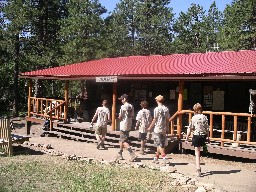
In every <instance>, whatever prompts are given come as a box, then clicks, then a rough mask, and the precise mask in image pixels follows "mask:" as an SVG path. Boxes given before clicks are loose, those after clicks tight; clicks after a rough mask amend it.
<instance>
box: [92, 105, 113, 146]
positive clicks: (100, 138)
mask: <svg viewBox="0 0 256 192" xmlns="http://www.w3.org/2000/svg"><path fill="white" fill-rule="evenodd" d="M107 103H108V102H107V100H103V101H102V107H98V108H97V110H96V112H95V114H94V116H93V118H92V122H91V126H92V125H93V122H94V121H95V120H96V118H97V123H96V128H95V136H96V139H97V149H100V147H102V148H103V149H105V146H104V141H105V137H106V134H107V124H108V122H109V121H110V112H109V109H108V108H107Z"/></svg>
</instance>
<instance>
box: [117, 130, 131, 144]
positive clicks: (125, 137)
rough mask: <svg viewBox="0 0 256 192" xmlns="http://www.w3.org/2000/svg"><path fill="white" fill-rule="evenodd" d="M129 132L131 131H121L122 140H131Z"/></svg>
mask: <svg viewBox="0 0 256 192" xmlns="http://www.w3.org/2000/svg"><path fill="white" fill-rule="evenodd" d="M129 132H130V131H120V140H119V141H120V142H126V143H128V142H129Z"/></svg>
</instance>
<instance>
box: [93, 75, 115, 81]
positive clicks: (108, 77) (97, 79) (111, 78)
mask: <svg viewBox="0 0 256 192" xmlns="http://www.w3.org/2000/svg"><path fill="white" fill-rule="evenodd" d="M96 82H97V83H116V82H117V76H106V77H96Z"/></svg>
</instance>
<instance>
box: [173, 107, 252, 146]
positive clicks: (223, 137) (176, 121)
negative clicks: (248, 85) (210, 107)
mask: <svg viewBox="0 0 256 192" xmlns="http://www.w3.org/2000/svg"><path fill="white" fill-rule="evenodd" d="M193 114H194V112H193V111H191V110H182V111H177V112H176V113H175V114H174V115H173V116H172V117H171V118H170V119H169V121H170V134H171V135H172V136H175V135H176V136H177V137H178V138H180V139H182V134H181V133H182V131H183V132H185V133H184V134H186V127H187V126H188V125H189V122H190V120H191V118H192V116H193ZM203 114H205V115H206V116H208V120H209V126H210V129H209V136H210V139H211V140H214V141H220V142H221V146H224V142H229V143H238V144H251V145H256V141H255V137H256V136H255V134H256V133H255V124H254V123H255V120H256V115H252V114H249V113H232V112H212V111H204V112H203ZM179 116H181V117H182V119H185V120H184V121H185V124H186V126H184V127H183V126H182V123H181V122H182V120H181V119H180V118H179ZM218 117H219V119H218ZM214 119H217V120H216V121H214ZM227 119H228V121H227ZM242 120H243V121H242ZM180 121H181V122H180ZM183 124H184V123H183ZM178 125H181V127H180V128H179V126H178ZM179 129H181V130H179ZM218 133H220V135H218ZM230 133H231V135H230ZM238 133H239V134H243V135H244V134H246V139H245V140H242V139H240V138H238V136H237V135H238ZM215 135H218V136H215ZM230 136H232V137H233V138H230ZM251 137H253V140H254V141H252V139H251Z"/></svg>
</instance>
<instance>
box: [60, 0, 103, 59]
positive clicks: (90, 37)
mask: <svg viewBox="0 0 256 192" xmlns="http://www.w3.org/2000/svg"><path fill="white" fill-rule="evenodd" d="M64 6H65V9H66V12H67V16H66V17H65V18H63V19H62V20H61V30H60V33H59V34H60V36H59V38H60V40H61V51H62V52H63V54H64V55H63V57H62V58H61V62H62V63H65V64H67V63H74V62H78V61H87V60H93V59H98V58H100V56H101V52H102V51H101V49H102V48H101V37H100V35H101V31H102V29H103V28H104V21H103V19H102V18H101V15H102V14H103V13H105V12H106V9H105V8H104V7H102V6H101V4H100V3H99V1H98V0H91V1H88V0H87V1H81V0H71V1H68V2H67V3H66V4H65V5H64Z"/></svg>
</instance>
